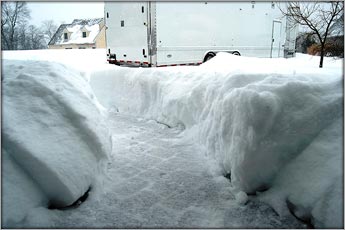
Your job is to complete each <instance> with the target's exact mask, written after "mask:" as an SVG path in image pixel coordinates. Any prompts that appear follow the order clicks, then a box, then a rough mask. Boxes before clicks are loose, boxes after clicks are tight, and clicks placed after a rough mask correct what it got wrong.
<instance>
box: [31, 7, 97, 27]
mask: <svg viewBox="0 0 345 230" xmlns="http://www.w3.org/2000/svg"><path fill="white" fill-rule="evenodd" d="M27 4H28V7H29V9H30V11H31V20H30V24H32V25H35V26H40V24H41V22H42V21H44V20H54V22H55V23H56V24H57V25H60V24H61V23H62V22H65V23H71V22H72V21H73V19H87V18H102V17H103V16H104V12H103V11H104V3H103V2H27Z"/></svg>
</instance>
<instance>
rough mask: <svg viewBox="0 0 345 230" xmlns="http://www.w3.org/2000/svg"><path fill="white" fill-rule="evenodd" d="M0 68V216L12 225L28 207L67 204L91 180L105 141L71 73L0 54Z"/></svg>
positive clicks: (94, 109) (83, 85)
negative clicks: (0, 213)
mask: <svg viewBox="0 0 345 230" xmlns="http://www.w3.org/2000/svg"><path fill="white" fill-rule="evenodd" d="M3 71H4V72H3V75H2V90H3V91H2V92H3V97H2V99H3V113H2V115H3V116H2V119H3V126H2V141H3V142H2V152H3V156H4V157H3V161H2V162H3V166H4V171H3V201H4V202H3V207H4V212H3V219H2V221H3V223H4V225H5V226H7V227H19V226H21V225H20V224H19V223H20V222H22V221H26V219H27V215H28V214H29V213H30V212H31V211H32V210H30V209H33V208H36V207H38V206H44V207H48V206H51V207H66V206H69V205H71V204H73V203H74V202H75V201H77V200H78V199H79V198H80V197H81V196H82V195H84V193H86V192H87V191H88V190H89V189H90V187H91V186H95V185H96V183H97V181H98V180H97V177H98V175H101V173H103V171H104V170H103V168H104V167H103V165H104V162H105V160H106V159H107V158H108V154H110V152H111V139H110V135H109V132H108V130H107V128H106V126H105V121H104V119H103V116H104V115H102V114H101V110H100V108H101V107H100V105H99V104H97V103H98V102H97V101H96V99H95V97H94V95H93V93H92V90H91V89H90V86H89V85H88V83H87V81H86V80H85V78H84V77H83V76H81V75H80V73H79V72H75V71H71V70H70V69H69V68H66V67H65V66H63V65H62V64H57V63H55V64H53V63H47V62H41V61H40V62H39V61H7V60H5V61H3ZM23 223H24V222H23ZM17 224H19V225H17ZM24 226H25V225H24Z"/></svg>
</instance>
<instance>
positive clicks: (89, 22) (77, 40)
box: [48, 18, 103, 45]
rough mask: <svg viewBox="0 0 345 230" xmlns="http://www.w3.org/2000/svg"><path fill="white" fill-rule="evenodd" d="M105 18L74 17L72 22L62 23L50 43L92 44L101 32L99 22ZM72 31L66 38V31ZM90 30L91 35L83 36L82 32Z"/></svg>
mask: <svg viewBox="0 0 345 230" xmlns="http://www.w3.org/2000/svg"><path fill="white" fill-rule="evenodd" d="M101 22H103V18H93V19H74V20H73V22H72V23H70V24H61V25H60V27H59V28H58V29H57V31H56V33H55V34H54V36H53V37H52V39H51V40H50V42H49V43H48V45H65V44H92V43H94V42H95V38H96V37H97V35H98V34H99V32H100V29H101V28H100V26H99V24H100V23H101ZM66 30H67V31H68V32H69V33H70V36H69V39H68V40H67V41H66V40H64V32H65V31H66ZM85 30H87V31H89V32H90V33H89V35H88V36H87V37H86V38H83V36H82V32H83V31H85Z"/></svg>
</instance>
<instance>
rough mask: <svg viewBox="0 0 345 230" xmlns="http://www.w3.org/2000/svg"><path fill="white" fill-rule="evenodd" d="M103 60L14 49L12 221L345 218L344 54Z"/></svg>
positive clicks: (10, 71) (282, 223) (259, 222)
mask: <svg viewBox="0 0 345 230" xmlns="http://www.w3.org/2000/svg"><path fill="white" fill-rule="evenodd" d="M105 58H106V56H105V50H49V51H47V50H44V51H12V52H3V59H5V61H3V80H2V84H3V103H4V104H3V131H2V135H3V136H4V139H3V140H4V143H3V146H2V151H3V154H4V155H3V156H4V157H3V167H4V171H3V181H4V183H3V201H4V202H7V203H6V204H7V205H5V206H4V205H3V212H2V213H3V216H2V218H3V225H4V226H15V227H18V226H19V227H20V226H34V227H42V226H43V227H51V226H54V227H66V228H67V227H164V226H169V227H275V228H284V227H295V228H299V227H304V226H303V225H302V224H301V223H299V222H298V221H294V222H291V220H292V219H293V218H294V217H292V215H294V216H295V217H297V218H298V219H300V220H303V221H305V222H307V223H311V224H312V225H314V226H315V227H327V228H331V227H343V209H342V208H343V191H342V188H343V168H342V162H343V148H342V145H343V142H342V140H343V134H342V129H343V88H342V86H343V77H342V75H343V73H342V68H343V65H342V64H343V60H342V59H341V60H336V59H333V58H326V60H325V64H324V66H325V67H324V68H323V69H319V68H318V67H317V66H318V64H317V63H318V60H319V59H318V57H311V56H307V55H302V54H298V56H297V57H296V58H293V59H258V58H247V57H238V56H233V55H230V54H226V53H219V54H218V55H217V56H216V57H215V58H213V59H211V60H210V61H209V62H207V63H205V64H203V65H201V66H198V67H168V68H151V69H142V68H125V67H118V66H111V65H108V64H106V62H105ZM55 62H57V63H62V64H64V65H61V64H57V63H55ZM90 86H91V87H90ZM61 89H62V90H61ZM133 116H134V117H133ZM103 120H104V122H108V125H107V126H108V128H109V129H110V133H111V136H112V145H113V150H112V151H111V150H110V149H111V144H110V143H109V138H108V130H107V129H106V128H105V126H103V125H102V124H103V122H102V121H103ZM107 155H110V159H108V165H107V167H105V166H104V165H105V164H104V159H106V158H107V157H106V156H107ZM91 156H94V158H92V157H91ZM6 162H8V163H7V164H6ZM5 165H6V166H5ZM84 168H87V169H86V170H84ZM105 169H106V170H105ZM59 170H62V171H63V172H61V171H59ZM104 170H105V172H104ZM95 171H96V172H97V173H94V172H95ZM104 174H106V176H104ZM42 175H44V176H42ZM67 175H71V176H67ZM224 176H226V177H228V178H229V180H228V179H225V177H224ZM13 181H15V182H13ZM51 181H57V182H56V183H54V186H56V188H55V189H53V188H52V189H51V190H49V189H47V188H50V186H51V184H52V183H51ZM75 181H76V182H75ZM95 181H97V183H96V182H95ZM230 181H231V182H230ZM90 185H92V189H91V191H90V194H91V195H90V196H89V198H88V199H87V200H86V201H85V202H84V203H83V204H82V205H81V206H80V207H78V208H75V209H71V208H69V209H66V210H64V211H55V210H48V209H47V206H48V205H53V206H54V202H53V201H54V199H55V198H56V199H60V200H64V199H66V200H68V201H66V202H62V203H61V202H60V200H59V202H57V205H56V206H59V204H61V205H63V204H65V206H66V205H67V204H70V203H71V202H70V201H72V200H73V201H75V200H76V199H77V198H78V195H79V196H80V195H82V193H85V192H86V191H87V190H88V189H89V187H90ZM27 191H28V192H27ZM59 191H61V192H59ZM67 193H68V195H64V194H67ZM71 194H73V195H71ZM248 195H250V196H249V202H248ZM252 195H253V196H252ZM52 202H53V203H52ZM262 202H264V203H262ZM55 203H56V202H55ZM265 204H268V205H270V206H271V207H272V208H273V209H274V211H275V212H276V213H278V214H279V216H277V215H276V214H275V213H274V212H272V210H271V209H270V208H268V207H267V205H265ZM18 210H20V212H17V211H18ZM33 210H34V211H33ZM16 213H20V215H18V214H16ZM287 220H289V221H287Z"/></svg>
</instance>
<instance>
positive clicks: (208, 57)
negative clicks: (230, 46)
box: [203, 52, 216, 62]
mask: <svg viewBox="0 0 345 230" xmlns="http://www.w3.org/2000/svg"><path fill="white" fill-rule="evenodd" d="M214 56H216V54H215V53H213V52H209V53H207V54H206V55H205V57H204V61H203V62H207V61H208V60H210V59H212V58H213V57H214Z"/></svg>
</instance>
